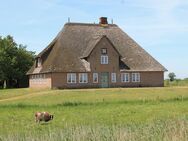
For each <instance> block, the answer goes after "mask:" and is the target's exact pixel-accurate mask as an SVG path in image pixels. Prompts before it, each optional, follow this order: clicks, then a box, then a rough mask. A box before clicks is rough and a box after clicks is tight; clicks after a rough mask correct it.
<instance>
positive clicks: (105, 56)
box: [101, 55, 108, 64]
mask: <svg viewBox="0 0 188 141" xmlns="http://www.w3.org/2000/svg"><path fill="white" fill-rule="evenodd" d="M101 64H108V56H107V55H102V56H101Z"/></svg>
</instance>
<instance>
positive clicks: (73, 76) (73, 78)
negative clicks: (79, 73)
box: [67, 73, 76, 83]
mask: <svg viewBox="0 0 188 141" xmlns="http://www.w3.org/2000/svg"><path fill="white" fill-rule="evenodd" d="M67 83H76V73H68V74H67Z"/></svg>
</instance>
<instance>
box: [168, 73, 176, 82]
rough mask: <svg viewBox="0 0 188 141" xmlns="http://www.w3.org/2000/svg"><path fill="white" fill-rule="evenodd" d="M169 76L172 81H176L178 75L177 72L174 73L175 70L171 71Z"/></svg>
mask: <svg viewBox="0 0 188 141" xmlns="http://www.w3.org/2000/svg"><path fill="white" fill-rule="evenodd" d="M168 77H169V79H170V81H174V80H175V77H176V75H175V73H174V72H171V73H169V74H168Z"/></svg>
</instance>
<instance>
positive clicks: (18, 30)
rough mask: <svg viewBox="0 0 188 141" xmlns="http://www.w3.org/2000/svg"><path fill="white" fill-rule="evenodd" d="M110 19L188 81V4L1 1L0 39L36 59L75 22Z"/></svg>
mask: <svg viewBox="0 0 188 141" xmlns="http://www.w3.org/2000/svg"><path fill="white" fill-rule="evenodd" d="M102 16H105V17H108V22H109V23H111V21H112V19H113V23H115V24H117V25H118V26H119V27H120V28H121V29H123V30H124V31H125V32H126V33H127V34H128V35H129V36H131V37H132V38H133V39H134V40H135V41H136V42H137V43H138V44H140V45H141V46H142V47H143V48H144V49H145V50H146V51H147V52H148V53H150V54H151V55H152V56H153V57H154V58H155V59H156V60H158V61H159V62H160V63H161V64H162V65H163V66H165V67H166V68H167V69H168V72H166V73H165V77H167V75H168V73H169V72H174V73H175V74H176V76H177V78H187V77H188V0H29V1H26V0H6V1H5V0H0V36H3V37H4V36H7V35H12V36H13V37H14V39H15V40H16V42H17V43H18V44H24V45H27V50H30V51H35V52H36V54H38V53H39V52H40V51H42V50H43V49H44V48H45V47H46V46H47V45H48V44H49V43H50V42H51V41H52V40H53V38H55V36H56V35H57V34H58V32H59V31H60V30H61V29H62V28H63V26H64V24H65V23H66V22H67V21H68V17H70V21H71V22H82V23H94V22H95V23H98V21H99V18H100V17H102Z"/></svg>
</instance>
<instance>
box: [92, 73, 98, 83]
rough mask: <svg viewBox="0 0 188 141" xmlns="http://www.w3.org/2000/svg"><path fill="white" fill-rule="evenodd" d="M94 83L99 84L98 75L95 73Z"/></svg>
mask: <svg viewBox="0 0 188 141" xmlns="http://www.w3.org/2000/svg"><path fill="white" fill-rule="evenodd" d="M93 83H98V73H93Z"/></svg>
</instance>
